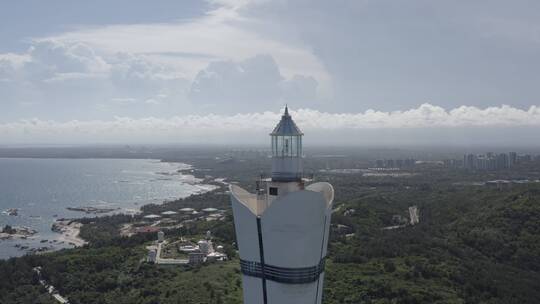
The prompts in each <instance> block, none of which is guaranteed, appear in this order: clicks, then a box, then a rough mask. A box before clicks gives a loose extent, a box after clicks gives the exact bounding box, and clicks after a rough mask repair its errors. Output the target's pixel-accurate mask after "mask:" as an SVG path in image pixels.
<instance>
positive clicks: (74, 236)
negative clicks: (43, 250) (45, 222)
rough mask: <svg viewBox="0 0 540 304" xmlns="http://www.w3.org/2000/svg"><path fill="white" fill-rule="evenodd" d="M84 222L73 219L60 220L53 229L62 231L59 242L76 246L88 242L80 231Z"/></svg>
mask: <svg viewBox="0 0 540 304" xmlns="http://www.w3.org/2000/svg"><path fill="white" fill-rule="evenodd" d="M81 227H82V224H81V223H79V222H75V221H73V220H58V221H56V222H55V223H54V224H53V227H52V230H53V231H55V232H58V233H60V234H61V235H60V237H58V241H59V242H65V243H68V244H70V245H73V246H75V247H80V246H83V245H85V244H86V243H87V242H86V241H85V240H83V239H82V238H81V237H80V236H79V233H80V231H81Z"/></svg>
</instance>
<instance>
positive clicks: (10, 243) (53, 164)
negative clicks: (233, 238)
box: [0, 158, 212, 259]
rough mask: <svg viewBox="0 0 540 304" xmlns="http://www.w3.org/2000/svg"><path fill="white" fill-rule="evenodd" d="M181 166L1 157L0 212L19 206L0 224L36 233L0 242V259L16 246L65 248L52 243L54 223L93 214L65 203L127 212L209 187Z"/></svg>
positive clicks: (16, 251)
mask: <svg viewBox="0 0 540 304" xmlns="http://www.w3.org/2000/svg"><path fill="white" fill-rule="evenodd" d="M180 169H189V166H188V165H185V164H180V163H164V162H160V161H159V160H147V159H144V160H142V159H12V158H0V211H5V210H7V209H9V208H17V209H19V211H18V215H17V216H12V215H7V214H5V213H0V227H4V226H5V225H12V226H26V227H30V228H32V229H35V230H37V231H38V233H37V234H36V235H34V237H32V238H29V239H26V240H0V259H4V258H8V257H12V256H20V255H23V254H25V252H26V251H25V250H21V249H20V248H17V247H15V246H16V245H17V244H19V246H28V247H29V248H38V247H43V246H51V247H53V248H55V249H58V248H64V247H69V245H68V244H65V243H64V244H59V243H58V242H54V243H53V242H52V241H53V240H58V239H59V236H60V234H58V233H55V232H52V231H51V225H52V224H53V222H54V221H55V220H56V219H59V218H78V217H84V216H95V215H86V214H85V213H82V212H77V211H70V210H67V209H66V208H67V207H80V206H93V207H102V208H119V210H118V211H115V212H125V213H129V212H137V211H138V210H139V208H140V206H142V205H144V204H148V203H161V202H163V201H164V200H172V199H177V198H182V197H186V196H189V195H191V194H194V193H200V192H204V191H208V190H210V189H212V186H210V185H204V184H201V183H200V182H201V181H200V180H198V179H196V178H194V177H193V176H191V175H188V174H180V173H178V170H180ZM44 240H47V241H44Z"/></svg>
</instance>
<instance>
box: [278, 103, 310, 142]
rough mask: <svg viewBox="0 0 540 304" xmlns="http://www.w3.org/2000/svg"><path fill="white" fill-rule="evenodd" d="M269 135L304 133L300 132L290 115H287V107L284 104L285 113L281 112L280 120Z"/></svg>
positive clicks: (297, 134)
mask: <svg viewBox="0 0 540 304" xmlns="http://www.w3.org/2000/svg"><path fill="white" fill-rule="evenodd" d="M270 135H289V136H301V135H304V133H302V131H300V129H299V128H298V126H297V125H296V123H294V120H293V119H292V117H291V115H289V108H288V107H287V106H285V113H283V115H282V116H281V120H280V121H279V123H278V125H277V126H276V127H275V128H274V131H272V133H270Z"/></svg>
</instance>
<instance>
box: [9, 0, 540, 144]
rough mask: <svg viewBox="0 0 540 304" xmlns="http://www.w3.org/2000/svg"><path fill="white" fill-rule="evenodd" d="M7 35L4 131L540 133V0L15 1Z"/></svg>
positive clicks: (26, 134)
mask: <svg viewBox="0 0 540 304" xmlns="http://www.w3.org/2000/svg"><path fill="white" fill-rule="evenodd" d="M0 41H1V43H0V144H19V143H20V144H32V143H35V144H45V143H102V142H103V143H116V142H118V143H127V142H149V143H152V142H159V143H182V142H189V143H197V142H218V143H219V142H223V143H231V142H239V143H240V142H241V143H251V142H257V143H259V142H264V141H266V140H267V134H268V132H269V131H270V130H271V129H272V127H273V126H274V125H275V124H276V123H277V120H279V116H280V112H281V111H282V110H283V107H284V106H285V104H288V105H289V107H290V108H291V113H292V114H293V117H294V118H295V119H296V120H297V123H298V124H299V125H300V127H301V128H302V129H303V130H304V132H305V133H306V138H307V139H311V141H312V142H314V143H324V142H325V141H332V142H335V143H347V144H351V143H353V144H358V145H369V144H378V143H379V144H380V143H382V144H388V145H391V144H395V143H409V144H414V143H424V144H425V143H450V144H452V143H455V144H463V145H472V144H475V143H479V142H482V143H484V142H485V143H492V144H505V145H508V144H516V145H517V144H520V145H536V141H537V139H538V138H537V136H536V134H537V133H538V132H537V128H538V127H539V126H540V108H539V107H540V102H539V101H538V97H539V89H538V88H539V85H538V84H539V83H540V2H538V1H522V0H518V1H499V0H493V1H470V0H469V1H460V0H457V1H430V0H412V1H390V0H355V1H353V0H350V1H346V0H340V1H324V0H309V1H308V0H296V1H284V0H273V1H270V0H208V1H191V0H184V1H173V0H170V1H161V0H158V1H142V0H130V1H128V0H115V1H103V0H97V1H86V2H81V1H68V0H50V1H39V0H33V1H32V0H19V1H3V2H1V3H0ZM308 132H309V134H308ZM308 135H310V136H311V137H308Z"/></svg>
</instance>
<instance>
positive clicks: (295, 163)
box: [230, 107, 334, 304]
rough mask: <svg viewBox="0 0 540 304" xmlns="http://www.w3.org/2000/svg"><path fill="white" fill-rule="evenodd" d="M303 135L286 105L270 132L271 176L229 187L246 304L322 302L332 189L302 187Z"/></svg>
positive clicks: (326, 187)
mask: <svg viewBox="0 0 540 304" xmlns="http://www.w3.org/2000/svg"><path fill="white" fill-rule="evenodd" d="M302 136H303V133H302V132H301V131H300V129H299V128H298V127H297V126H296V124H295V123H294V121H293V120H292V118H291V116H290V115H289V112H288V109H287V107H286V108H285V113H284V114H283V116H282V117H281V121H280V122H279V124H278V125H277V126H276V127H275V129H274V131H273V132H272V133H270V137H271V142H272V178H270V179H267V180H264V181H263V184H259V187H258V190H257V193H255V194H252V193H249V192H247V191H246V190H244V189H242V188H240V187H238V186H236V185H232V186H231V189H230V190H231V201H232V207H233V213H234V224H235V228H236V238H237V241H238V248H239V251H240V266H241V271H242V275H243V276H242V285H243V293H244V304H293V303H294V304H304V303H305V304H308V303H309V304H313V303H321V300H322V290H323V279H324V265H325V257H326V248H327V244H328V231H329V228H330V215H331V211H332V201H333V198H334V189H333V188H332V186H331V185H330V184H329V183H314V184H310V185H307V186H306V184H305V183H306V182H307V180H306V179H303V177H302V172H303V170H302Z"/></svg>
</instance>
